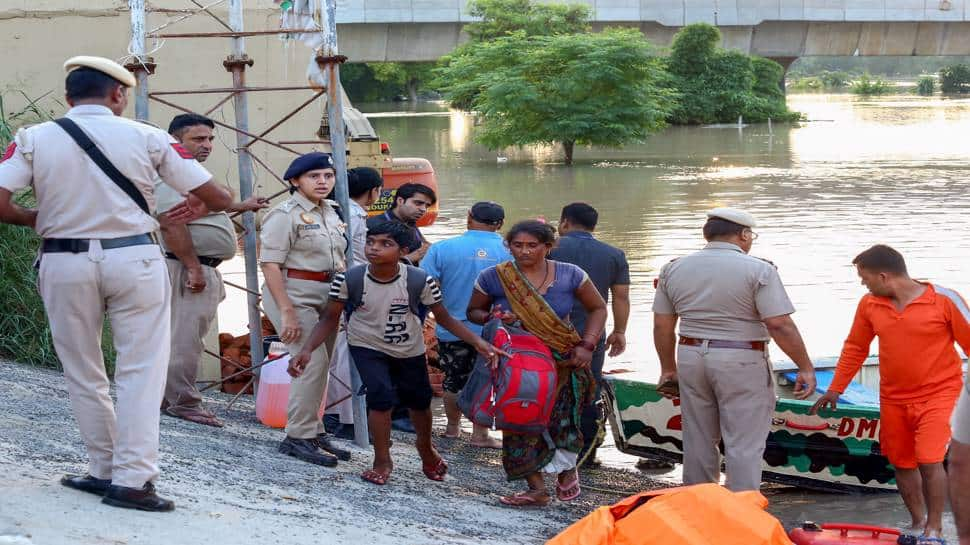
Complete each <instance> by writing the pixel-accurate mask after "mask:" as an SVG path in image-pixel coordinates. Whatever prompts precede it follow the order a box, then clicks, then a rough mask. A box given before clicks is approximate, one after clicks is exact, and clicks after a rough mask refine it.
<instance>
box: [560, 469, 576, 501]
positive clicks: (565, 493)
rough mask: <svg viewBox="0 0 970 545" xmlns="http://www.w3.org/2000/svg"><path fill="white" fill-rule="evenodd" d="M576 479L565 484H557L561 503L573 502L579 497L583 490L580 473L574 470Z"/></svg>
mask: <svg viewBox="0 0 970 545" xmlns="http://www.w3.org/2000/svg"><path fill="white" fill-rule="evenodd" d="M573 476H574V478H573V479H572V480H571V481H567V482H565V483H559V482H557V483H556V497H557V498H559V501H572V500H575V499H576V498H578V497H579V494H580V492H582V489H581V488H580V487H579V471H578V470H573Z"/></svg>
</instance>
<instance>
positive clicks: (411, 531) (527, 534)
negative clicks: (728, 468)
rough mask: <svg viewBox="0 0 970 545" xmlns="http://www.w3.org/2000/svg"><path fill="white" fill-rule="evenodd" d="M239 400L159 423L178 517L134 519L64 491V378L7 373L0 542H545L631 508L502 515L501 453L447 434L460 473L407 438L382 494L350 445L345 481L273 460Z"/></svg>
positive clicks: (608, 480)
mask: <svg viewBox="0 0 970 545" xmlns="http://www.w3.org/2000/svg"><path fill="white" fill-rule="evenodd" d="M230 399H231V397H230V396H227V395H224V394H213V395H207V400H206V401H207V404H208V406H209V407H210V408H212V409H214V410H215V411H216V412H217V414H219V415H220V417H222V418H223V419H224V420H225V422H226V427H225V428H222V429H215V428H209V427H205V426H199V425H195V424H191V423H188V422H184V421H182V420H178V419H174V418H169V417H162V425H161V467H162V477H161V479H160V480H159V481H158V483H157V485H158V487H159V491H160V492H161V493H162V495H164V496H167V497H171V498H172V499H173V500H175V502H176V505H177V509H176V511H175V512H174V513H162V514H156V513H140V512H133V511H128V510H122V509H116V508H112V507H108V506H104V505H102V504H101V503H99V502H98V501H97V499H96V498H94V497H92V496H90V495H87V494H83V493H81V492H76V491H73V490H69V489H67V488H64V487H62V486H60V485H59V484H58V483H57V480H58V479H59V478H60V476H61V475H62V474H64V473H67V472H79V471H80V472H83V471H84V469H85V468H86V457H85V454H84V448H83V445H82V443H81V440H80V436H79V435H78V431H77V426H76V424H75V422H74V418H73V416H72V414H71V411H70V405H69V402H68V396H67V391H66V388H65V384H64V379H63V377H62V375H61V374H60V373H57V372H53V371H50V370H43V369H37V368H32V367H27V366H23V365H18V364H13V363H9V362H0V475H2V477H0V483H2V486H0V489H3V493H0V545H7V544H16V545H22V544H33V545H47V544H56V545H60V544H64V543H72V544H79V545H82V544H155V543H158V544H162V543H164V544H165V545H173V544H174V545H179V544H183V543H186V544H187V543H196V542H198V543H238V544H248V543H253V544H256V543H288V542H291V540H293V541H292V542H294V543H296V542H304V541H303V540H304V539H311V540H313V541H312V542H313V543H321V544H328V545H329V544H342V543H355V544H356V543H362V544H367V545H385V544H408V545H422V544H429V545H430V544H444V543H448V544H451V543H455V544H458V543H461V544H464V543H489V544H504V543H509V544H519V543H523V544H524V543H542V542H544V541H545V540H546V539H548V538H550V537H551V536H553V535H555V534H557V533H558V532H559V531H561V530H562V529H563V528H565V527H566V526H568V525H569V524H571V523H572V522H574V521H576V520H578V519H579V518H581V517H582V516H584V515H585V514H587V513H588V512H590V511H591V510H592V509H594V508H596V507H597V506H599V505H603V504H607V503H612V502H614V501H616V500H617V499H619V498H620V497H621V494H613V493H602V492H597V491H590V490H589V489H587V491H584V494H583V496H582V497H581V498H580V499H579V500H577V501H575V502H571V503H569V504H562V503H554V504H553V506H552V507H550V508H547V509H529V510H515V509H510V508H506V507H502V506H500V505H499V504H498V503H497V494H500V493H501V494H504V493H508V492H511V491H513V490H515V487H514V486H513V485H510V484H508V483H506V482H505V479H504V473H503V472H502V469H501V461H500V454H499V452H498V451H489V452H483V451H481V450H479V449H472V448H468V447H467V446H466V444H465V442H464V441H461V440H452V439H444V438H440V437H439V438H437V439H436V444H437V446H438V448H439V450H440V451H441V453H442V454H443V455H444V456H445V458H446V459H447V460H448V461H449V464H450V465H451V472H450V474H449V476H448V478H447V480H446V481H444V482H442V483H434V482H432V481H429V480H427V479H426V478H425V477H424V475H423V474H422V473H421V470H420V461H419V459H418V456H417V454H416V453H415V451H414V448H413V446H412V441H411V436H409V435H406V434H398V433H397V432H395V434H394V446H393V448H392V452H393V456H394V460H395V472H394V475H393V477H392V480H391V481H390V483H389V484H388V485H387V486H385V487H376V486H374V485H371V484H368V483H365V482H363V481H361V479H360V478H359V477H358V475H359V474H360V472H361V471H362V470H363V469H364V468H365V467H367V466H369V462H370V452H369V451H368V450H364V449H358V448H357V447H355V446H353V445H350V448H351V449H352V450H353V451H354V458H353V460H352V461H350V462H345V463H344V462H342V463H341V465H340V467H339V468H337V469H335V470H332V469H326V468H321V467H318V466H313V465H310V464H306V463H303V462H300V461H297V460H295V459H293V458H289V457H284V456H282V455H280V454H278V453H277V452H276V445H277V443H278V442H279V440H280V439H281V438H282V432H281V431H280V430H273V429H269V428H266V427H264V426H262V425H261V424H260V423H259V422H258V421H257V420H256V417H255V413H254V408H253V400H252V398H251V397H246V398H243V399H241V400H240V401H239V402H238V403H237V404H236V405H235V406H234V407H233V409H232V410H231V411H229V412H226V410H225V408H226V406H227V404H228V402H229V400H230ZM583 484H586V485H592V486H595V487H596V488H600V489H605V490H620V491H636V490H645V489H650V488H656V487H658V486H661V484H660V483H659V482H657V481H654V480H652V479H650V478H649V477H648V476H645V475H641V474H639V473H632V472H626V471H620V470H616V469H604V470H593V471H589V472H586V473H584V474H583ZM296 540H299V541H296Z"/></svg>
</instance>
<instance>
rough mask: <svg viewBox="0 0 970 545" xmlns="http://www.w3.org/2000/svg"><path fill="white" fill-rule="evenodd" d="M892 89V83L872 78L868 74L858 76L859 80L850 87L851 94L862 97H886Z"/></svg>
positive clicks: (875, 77) (876, 77)
mask: <svg viewBox="0 0 970 545" xmlns="http://www.w3.org/2000/svg"><path fill="white" fill-rule="evenodd" d="M894 89H895V87H893V84H892V83H890V82H888V81H886V80H884V79H882V78H881V77H879V76H873V75H871V74H869V73H868V72H866V73H865V74H862V75H861V76H859V79H858V80H856V81H854V82H852V87H850V90H851V91H852V92H853V93H855V94H857V95H863V96H870V95H888V94H889V93H892V92H893V90H894Z"/></svg>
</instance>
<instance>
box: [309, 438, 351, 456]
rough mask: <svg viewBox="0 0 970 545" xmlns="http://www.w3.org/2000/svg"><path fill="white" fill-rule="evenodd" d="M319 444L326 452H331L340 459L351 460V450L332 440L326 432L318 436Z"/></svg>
mask: <svg viewBox="0 0 970 545" xmlns="http://www.w3.org/2000/svg"><path fill="white" fill-rule="evenodd" d="M317 446H318V447H320V450H322V451H324V452H329V453H330V454H333V455H334V456H336V457H337V459H338V460H341V461H344V462H349V461H350V451H349V450H344V449H342V448H340V447H338V446H336V445H334V444H333V443H331V442H330V438H329V437H328V436H327V434H325V433H321V434H320V435H318V436H317Z"/></svg>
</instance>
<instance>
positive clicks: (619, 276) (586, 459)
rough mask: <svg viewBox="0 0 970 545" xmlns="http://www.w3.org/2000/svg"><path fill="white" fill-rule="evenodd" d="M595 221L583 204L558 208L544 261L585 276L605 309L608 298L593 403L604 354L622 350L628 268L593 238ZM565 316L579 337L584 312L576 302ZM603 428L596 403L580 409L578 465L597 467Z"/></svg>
mask: <svg viewBox="0 0 970 545" xmlns="http://www.w3.org/2000/svg"><path fill="white" fill-rule="evenodd" d="M598 221H599V213H598V212H597V211H596V209H595V208H593V207H592V206H590V205H588V204H586V203H581V202H577V203H572V204H568V205H566V206H564V207H563V209H562V214H561V215H560V217H559V236H560V238H559V244H558V246H556V248H555V249H554V250H553V251H552V253H551V254H550V256H549V257H550V258H552V259H555V260H556V261H563V262H566V263H572V264H573V265H576V266H578V267H579V268H581V269H583V270H584V271H586V274H588V275H589V279H590V280H591V281H592V282H593V285H594V286H596V290H597V291H599V292H600V296H601V297H603V300H604V301H606V302H607V303H609V302H610V296H611V295H612V297H613V299H612V302H613V305H612V310H613V331H611V332H610V334H609V336H606V337H605V338H604V337H601V338H600V341H599V343H598V344H597V346H596V350H595V351H594V352H593V361H592V365H591V370H592V371H593V376H594V377H595V378H596V396H595V398H594V399H595V400H599V398H600V390H601V387H602V383H603V363H604V360H605V359H606V350H607V349H609V351H610V357H611V358H615V357H617V356H619V355H620V354H622V353H623V351H624V350H626V325H627V321H628V320H629V318H630V265H629V264H628V263H627V261H626V255H625V254H624V253H623V250H620V249H619V248H614V247H613V246H610V245H609V244H606V243H605V242H600V241H599V240H596V238H595V237H594V236H593V231H594V230H595V229H596V224H597V222H598ZM569 316H570V319H571V320H572V322H573V325H575V326H576V329H577V331H583V328H584V327H585V324H586V310H585V309H584V308H583V306H582V304H580V303H579V302H577V303H576V305H575V306H574V307H573V310H572V312H570V315H569ZM604 423H605V419H604V418H603V414H602V411H601V410H600V409H599V405H598V404H597V403H596V402H594V403H593V404H591V405H589V406H587V407H584V408H583V415H582V426H581V429H582V431H583V440H584V441H585V445H584V446H583V451H582V452H580V456H579V459H580V461H581V463H582V464H583V465H595V464H596V463H597V462H596V448H597V447H598V446H599V444H600V443H601V442H602V441H603V434H602V431H603V430H604V429H605V428H604Z"/></svg>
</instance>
